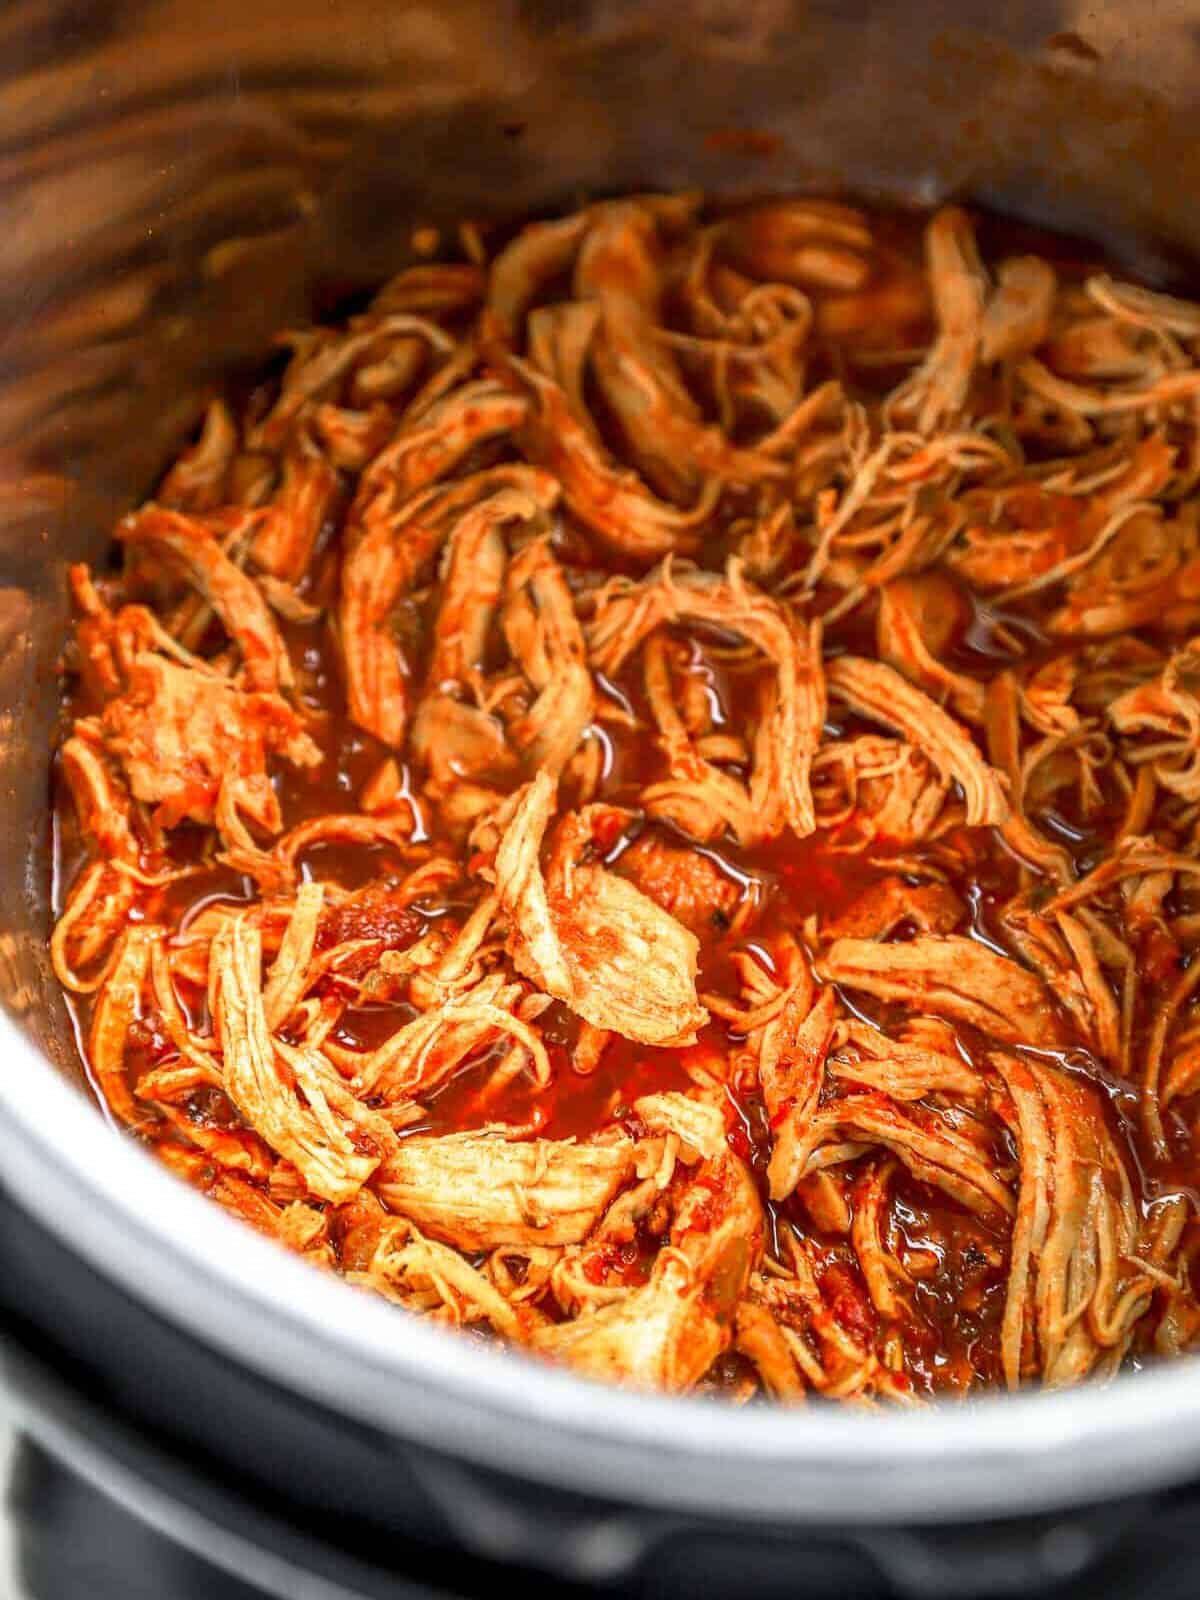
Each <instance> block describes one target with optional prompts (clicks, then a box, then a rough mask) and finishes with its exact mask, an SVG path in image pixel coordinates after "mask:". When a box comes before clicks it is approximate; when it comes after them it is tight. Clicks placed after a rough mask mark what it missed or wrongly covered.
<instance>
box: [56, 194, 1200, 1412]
mask: <svg viewBox="0 0 1200 1600" xmlns="http://www.w3.org/2000/svg"><path fill="white" fill-rule="evenodd" d="M445 238H446V241H447V242H446V243H445V244H444V245H443V244H442V243H440V242H439V243H438V245H437V248H436V250H435V253H434V255H433V256H432V257H431V258H429V259H423V260H422V261H421V263H420V264H419V265H414V266H410V267H407V268H405V269H404V270H403V271H401V272H399V273H398V274H397V276H396V277H395V278H393V279H392V280H391V281H390V282H389V283H387V284H385V285H384V286H383V287H382V288H381V290H380V291H379V293H378V295H377V296H376V297H375V299H374V300H373V301H372V302H371V303H370V304H369V305H368V306H367V307H366V309H365V310H363V311H361V312H360V313H359V314H357V315H355V316H353V317H352V318H351V319H350V320H349V321H348V322H347V323H346V324H344V325H342V326H337V327H332V326H320V327H309V328H301V329H295V330H292V331H290V332H288V333H286V334H284V335H283V336H282V337H281V345H282V347H283V348H284V350H285V352H286V364H285V365H284V367H283V370H282V372H279V371H278V369H277V371H276V375H275V376H268V377H267V378H266V379H264V381H263V383H262V384H261V385H260V386H259V387H258V388H256V389H255V390H253V392H249V393H248V398H247V399H246V401H245V403H244V404H241V405H240V406H239V405H235V404H234V403H233V401H232V400H226V399H217V400H215V401H213V402H212V403H211V404H210V405H209V407H208V410H207V412H206V414H205V417H204V419H203V422H202V424H201V426H200V428H199V430H198V432H197V435H196V437H195V438H194V440H193V441H192V442H191V443H190V444H189V445H188V447H187V448H186V449H185V450H184V451H183V453H182V454H181V455H180V457H179V459H178V460H177V461H176V462H175V463H174V465H173V466H171V467H170V468H169V470H168V471H167V472H166V473H165V475H164V476H163V478H162V480H161V483H160V485H159V487H158V490H157V493H156V495H155V496H154V497H153V499H151V500H150V501H149V502H148V503H147V504H146V505H144V506H142V507H141V508H140V509H137V510H134V511H132V512H131V513H130V514H129V515H128V516H127V517H125V518H124V519H123V520H122V522H121V523H120V525H119V526H118V528H117V530H116V533H117V539H118V541H119V546H120V549H121V552H122V555H123V560H124V565H123V568H122V571H121V572H120V574H119V575H116V576H99V575H96V574H93V573H92V572H90V571H89V570H88V569H87V568H86V567H75V568H73V569H71V571H70V574H69V587H70V592H71V596H72V598H73V601H74V605H75V611H76V623H75V628H74V635H73V638H72V640H71V643H70V645H69V647H68V650H67V652H66V655H65V658H64V662H65V668H66V678H67V685H66V693H65V705H64V734H63V738H62V741H61V744H60V747H59V750H58V754H57V766H56V792H57V796H58V803H59V809H58V815H57V827H56V841H57V846H58V851H59V855H58V874H59V876H58V885H57V891H56V892H58V894H59V902H58V920H57V925H56V928H55V930H54V934H53V937H52V940H51V945H50V956H51V961H52V964H53V967H54V971H55V973H56V974H57V976H58V978H59V980H60V981H61V983H62V985H63V986H64V988H65V990H66V991H67V993H68V995H69V997H70V1003H71V1004H72V1005H73V1006H74V1007H75V1009H76V1012H77V1020H78V1023H79V1037H80V1038H81V1039H82V1040H83V1048H84V1052H85V1054H86V1057H87V1064H88V1067H89V1070H90V1074H91V1080H92V1082H93V1083H94V1084H95V1085H96V1087H97V1089H98V1091H99V1093H100V1094H101V1095H102V1096H103V1098H104V1100H105V1102H106V1103H107V1105H108V1107H109V1109H110V1111H111V1113H112V1115H113V1117H114V1119H115V1120H116V1121H117V1122H119V1123H120V1124H121V1126H122V1127H123V1128H124V1129H125V1130H126V1131H127V1133H128V1135H129V1136H130V1137H132V1138H135V1139H138V1140H140V1141H142V1142H143V1143H145V1144H147V1145H148V1146H150V1147H151V1148H153V1149H154V1150H155V1151H156V1152H157V1153H158V1155H159V1156H160V1157H161V1159H162V1160H163V1161H164V1162H165V1163H167V1164H168V1165H169V1166H170V1168H171V1169H172V1170H173V1171H174V1172H175V1173H177V1174H178V1175H179V1176H180V1177H181V1178H182V1179H184V1180H186V1181H188V1182H190V1183H192V1184H193V1185H195V1186H196V1187H197V1188H199V1189H201V1190H203V1191H204V1192H205V1193H207V1194H208V1195H209V1196H210V1197H211V1198H212V1199H213V1200H214V1201H215V1202H216V1203H217V1204H219V1205H222V1206H224V1207H225V1208H226V1209H227V1210H229V1211H230V1212H232V1213H233V1214H234V1215H236V1216H238V1217H240V1218H242V1219H243V1220H244V1221H246V1222H248V1223H249V1224H250V1225H251V1226H252V1227H254V1228H256V1229H258V1230H259V1231H260V1232H261V1233H263V1234H264V1235H266V1236H267V1237H269V1238H271V1239H274V1240H276V1241H278V1243H279V1244H280V1245H281V1246H283V1247H284V1248H286V1249H289V1250H292V1251H293V1252H295V1253H296V1254H298V1255H300V1256H302V1257H303V1258H304V1259H305V1260H307V1261H309V1262H311V1263H312V1264H314V1265H317V1266H319V1267H321V1268H322V1269H324V1270H326V1271H330V1272H334V1273H337V1274H339V1275H341V1276H342V1277H344V1278H345V1279H346V1280H347V1281H349V1282H350V1283H352V1284H354V1285H356V1286H358V1287H359V1288H361V1289H362V1290H364V1291H366V1292H370V1293H373V1294H376V1295H380V1296H383V1297H384V1298H386V1299H388V1300H390V1301H392V1302H394V1303H395V1304H396V1305H397V1306H398V1307H400V1308H401V1310H402V1312H404V1313H407V1314H410V1315H419V1316H424V1317H428V1318H430V1319H432V1320H434V1321H436V1322H438V1323H441V1324H443V1325H445V1326H447V1327H449V1328H469V1329H471V1330H473V1332H474V1334H475V1336H476V1337H487V1338H496V1339H501V1340H504V1341H507V1342H509V1343H512V1344H515V1345H518V1346H521V1347H523V1348H525V1349H526V1350H528V1351H530V1352H531V1353H532V1354H533V1355H535V1356H536V1357H537V1358H539V1359H543V1360H554V1361H558V1362H561V1363H563V1364H565V1365H566V1366H568V1367H570V1368H571V1369H572V1370H574V1371H575V1372H577V1373H579V1374H582V1375H584V1376H586V1377H591V1378H598V1379H603V1380H606V1381H610V1382H614V1383H619V1384H624V1385H627V1386H630V1387H632V1388H636V1389H657V1390H663V1391H666V1392H670V1393H682V1392H685V1391H698V1392H701V1393H709V1392H712V1391H714V1390H715V1391H719V1392H722V1393H725V1394H726V1395H728V1396H730V1397H732V1398H734V1399H738V1400H742V1399H746V1398H749V1397H750V1396H751V1395H753V1394H755V1393H757V1392H761V1393H763V1394H765V1395H768V1396H770V1397H772V1398H773V1399H775V1400H777V1401H779V1402H781V1403H795V1402H798V1401H801V1400H803V1399H804V1398H805V1397H806V1396H807V1395H810V1394H812V1395H817V1396H822V1397H824V1398H826V1399H831V1400H847V1401H855V1402H873V1403H888V1404H904V1405H911V1404H914V1403H916V1402H919V1401H921V1400H924V1399H926V1398H929V1397H932V1396H935V1395H937V1394H939V1393H943V1392H949V1393H954V1394H962V1393H966V1392H969V1391H972V1390H975V1389H979V1388H983V1387H987V1386H1005V1385H1006V1386H1010V1387H1015V1386H1017V1385H1022V1384H1030V1383H1041V1384H1043V1385H1046V1386H1060V1385H1064V1384H1069V1383H1074V1382H1078V1381H1080V1380H1083V1379H1085V1378H1089V1377H1092V1378H1095V1377H1105V1376H1108V1375H1110V1374H1112V1373H1113V1372H1115V1371H1117V1370H1118V1369H1119V1368H1120V1367H1121V1366H1122V1365H1123V1364H1125V1363H1127V1362H1131V1361H1132V1362H1138V1363H1140V1362H1143V1361H1145V1360H1147V1359H1149V1358H1151V1357H1153V1356H1155V1355H1176V1354H1180V1353H1183V1352H1185V1351H1188V1350H1194V1349H1195V1348H1196V1347H1197V1345H1200V1301H1198V1300H1197V1295H1196V1292H1195V1289H1194V1286H1193V1284H1192V1277H1193V1276H1194V1273H1195V1266H1194V1262H1195V1258H1196V1249H1197V1245H1198V1244H1200V1223H1198V1222H1197V1219H1196V1215H1195V1207H1194V1194H1195V1192H1196V1191H1197V1190H1198V1189H1200V1155H1198V1150H1197V1140H1198V1139H1200V1024H1198V1023H1197V1021H1196V1016H1195V997H1196V994H1197V992H1198V988H1200V866H1198V861H1200V511H1198V509H1197V508H1198V506H1200V306H1196V305H1193V304H1191V303H1189V302H1186V301H1184V300H1181V299H1177V298H1174V297H1170V296H1166V295H1163V294H1159V293H1156V292H1153V291H1151V290H1148V289H1143V288H1139V287H1137V286H1135V285H1131V284H1128V283H1123V282H1120V281H1117V280H1116V279H1114V278H1113V277H1112V276H1111V275H1110V274H1108V273H1107V272H1105V271H1103V270H1101V269H1100V268H1099V266H1096V267H1093V268H1088V267H1086V266H1083V265H1081V263H1080V259H1079V249H1078V246H1077V245H1072V246H1071V247H1070V250H1069V252H1068V263H1069V264H1067V263H1065V264H1064V265H1063V266H1061V267H1060V266H1058V265H1056V261H1055V258H1054V256H1055V252H1054V250H1053V248H1052V247H1051V246H1050V245H1048V246H1047V248H1046V250H1045V251H1034V252H1031V251H1030V248H1029V236H1028V234H1027V233H1024V234H1022V235H1021V238H1020V240H1019V242H1017V243H1016V246H1015V248H1013V249H1011V250H1009V251H1007V252H1006V251H1005V249H1004V234H1003V230H1002V229H1000V228H998V227H997V225H996V224H994V223H993V224H991V225H989V227H988V229H987V230H986V232H979V233H978V234H977V230H976V224H975V220H974V219H973V218H972V216H971V215H969V214H968V213H967V212H966V211H965V210H963V209H960V208H958V207H948V208H944V209H942V210H940V211H938V212H936V213H935V214H934V215H932V216H931V217H929V218H927V219H926V220H925V221H924V223H923V224H922V223H919V222H918V221H917V219H915V218H911V217H905V218H900V217H896V216H888V215H884V214H876V213H874V212H871V211H869V210H865V209H859V208H856V207H853V206H849V205H846V204H843V203H840V202H839V203H833V202H828V201H821V200H818V199H813V198H801V199H787V198H783V199H775V200H771V201H769V202H761V203H747V204H741V205H738V206H735V207H720V206H716V207H710V206H707V205H706V204H705V203H704V202H703V200H702V199H701V197H699V196H697V195H690V194H689V195H680V196H675V195H656V194H643V195H638V196H630V197H625V198H615V199H611V200H604V201H600V202H597V203H595V204H591V205H586V206H583V207H582V208H580V209H578V210H575V211H572V212H570V213H569V214H567V215H565V216H559V217H554V218H551V219H548V220H539V221H533V222H530V223H528V224H527V225H525V226H523V227H518V228H516V229H506V230H499V231H497V230H494V229H491V228H490V227H486V226H475V225H471V226H469V227H465V228H464V229H463V230H462V232H461V234H460V235H457V236H455V238H457V239H458V241H459V242H458V243H457V244H455V243H453V242H451V236H450V235H448V234H447V235H446V236H445ZM989 241H990V242H989ZM985 244H986V246H987V247H986V248H985V247H984V246H985ZM993 244H994V245H995V246H996V247H995V248H992V245H993ZM460 256H461V257H462V259H460V258H459V257H460Z"/></svg>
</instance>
